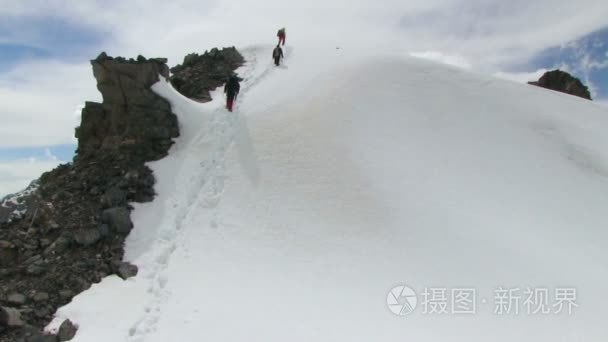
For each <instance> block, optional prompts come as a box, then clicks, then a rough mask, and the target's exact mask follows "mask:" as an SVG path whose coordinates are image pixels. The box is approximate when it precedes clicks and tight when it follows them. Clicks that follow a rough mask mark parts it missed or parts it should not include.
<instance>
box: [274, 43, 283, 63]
mask: <svg viewBox="0 0 608 342" xmlns="http://www.w3.org/2000/svg"><path fill="white" fill-rule="evenodd" d="M272 58H274V64H275V65H276V66H279V64H280V63H281V59H282V58H283V49H281V47H280V46H279V45H277V47H276V48H274V50H272Z"/></svg>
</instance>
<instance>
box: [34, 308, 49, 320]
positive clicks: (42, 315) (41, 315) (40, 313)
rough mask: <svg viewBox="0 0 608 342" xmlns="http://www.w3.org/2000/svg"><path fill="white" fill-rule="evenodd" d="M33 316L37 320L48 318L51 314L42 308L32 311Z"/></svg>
mask: <svg viewBox="0 0 608 342" xmlns="http://www.w3.org/2000/svg"><path fill="white" fill-rule="evenodd" d="M34 314H35V315H36V317H38V318H45V317H47V316H49V315H50V314H51V312H50V311H49V309H47V308H45V307H42V308H39V309H36V310H34Z"/></svg>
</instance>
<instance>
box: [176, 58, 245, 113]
mask: <svg viewBox="0 0 608 342" xmlns="http://www.w3.org/2000/svg"><path fill="white" fill-rule="evenodd" d="M243 63H245V59H244V58H243V56H242V55H241V54H240V53H239V52H238V51H237V50H236V49H235V48H234V47H230V48H224V49H222V50H218V49H216V48H214V49H211V51H209V52H205V53H204V54H202V55H199V54H197V53H191V54H189V55H187V56H186V57H184V62H183V63H182V64H181V65H177V66H175V67H173V68H171V72H172V73H173V76H171V84H172V85H173V87H174V88H175V89H176V90H177V91H179V92H180V93H181V94H182V95H184V96H186V97H189V98H191V99H193V100H196V101H199V102H208V101H211V96H210V95H209V92H210V91H211V90H213V89H215V88H217V87H219V86H221V85H223V84H224V83H226V80H227V79H228V77H229V76H230V75H231V74H232V73H233V72H234V70H236V69H237V68H238V67H240V66H241V65H243Z"/></svg>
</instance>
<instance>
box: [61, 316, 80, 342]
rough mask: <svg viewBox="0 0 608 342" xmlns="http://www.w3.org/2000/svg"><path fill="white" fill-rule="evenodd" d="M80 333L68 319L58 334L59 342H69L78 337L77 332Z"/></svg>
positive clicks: (62, 324)
mask: <svg viewBox="0 0 608 342" xmlns="http://www.w3.org/2000/svg"><path fill="white" fill-rule="evenodd" d="M77 331H78V327H76V326H75V325H74V323H72V321H70V320H69V319H66V320H65V321H63V323H61V326H60V327H59V332H58V333H57V338H58V340H59V342H64V341H69V340H71V339H73V338H74V336H76V332H77Z"/></svg>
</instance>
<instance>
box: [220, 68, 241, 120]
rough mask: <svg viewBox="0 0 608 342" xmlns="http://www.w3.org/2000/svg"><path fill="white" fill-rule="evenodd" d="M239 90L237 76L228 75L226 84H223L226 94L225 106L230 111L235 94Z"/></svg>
mask: <svg viewBox="0 0 608 342" xmlns="http://www.w3.org/2000/svg"><path fill="white" fill-rule="evenodd" d="M239 90H241V85H240V84H239V78H238V77H237V76H236V75H232V76H230V78H229V79H228V82H226V85H225V86H224V93H225V94H226V108H227V109H228V110H229V111H231V112H232V105H233V104H234V100H235V99H236V96H237V95H238V94H239Z"/></svg>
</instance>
